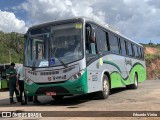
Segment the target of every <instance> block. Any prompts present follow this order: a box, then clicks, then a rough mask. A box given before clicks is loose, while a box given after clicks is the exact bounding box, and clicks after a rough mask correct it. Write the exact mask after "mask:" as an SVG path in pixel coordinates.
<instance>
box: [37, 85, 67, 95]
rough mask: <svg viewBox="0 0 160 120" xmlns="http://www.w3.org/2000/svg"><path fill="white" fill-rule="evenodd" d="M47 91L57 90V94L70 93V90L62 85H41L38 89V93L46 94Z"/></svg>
mask: <svg viewBox="0 0 160 120" xmlns="http://www.w3.org/2000/svg"><path fill="white" fill-rule="evenodd" d="M46 92H56V94H64V93H69V91H68V90H67V89H65V88H63V87H61V86H53V87H40V88H38V90H37V91H36V95H40V94H41V95H42V94H46Z"/></svg>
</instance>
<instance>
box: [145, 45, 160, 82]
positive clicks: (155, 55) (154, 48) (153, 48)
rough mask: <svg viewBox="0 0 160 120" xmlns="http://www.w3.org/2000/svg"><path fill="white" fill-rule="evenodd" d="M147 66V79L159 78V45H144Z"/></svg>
mask: <svg viewBox="0 0 160 120" xmlns="http://www.w3.org/2000/svg"><path fill="white" fill-rule="evenodd" d="M144 48H145V60H146V67H147V79H150V80H152V79H158V78H160V46H159V45H144Z"/></svg>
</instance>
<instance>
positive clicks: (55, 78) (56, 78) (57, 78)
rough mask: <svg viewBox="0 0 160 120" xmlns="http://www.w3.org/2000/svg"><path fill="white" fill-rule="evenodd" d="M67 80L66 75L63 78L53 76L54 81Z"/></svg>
mask: <svg viewBox="0 0 160 120" xmlns="http://www.w3.org/2000/svg"><path fill="white" fill-rule="evenodd" d="M60 79H66V75H63V76H53V80H60Z"/></svg>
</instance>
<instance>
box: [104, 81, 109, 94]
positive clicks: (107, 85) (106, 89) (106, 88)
mask: <svg viewBox="0 0 160 120" xmlns="http://www.w3.org/2000/svg"><path fill="white" fill-rule="evenodd" d="M103 91H104V93H105V94H106V95H107V94H108V92H109V83H108V82H107V80H106V79H104V82H103Z"/></svg>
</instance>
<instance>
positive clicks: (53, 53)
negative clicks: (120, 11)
mask: <svg viewBox="0 0 160 120" xmlns="http://www.w3.org/2000/svg"><path fill="white" fill-rule="evenodd" d="M56 50H57V47H55V50H54V52H52V51H53V49H51V52H52V55H53V57H55V58H57V59H58V61H59V62H60V63H61V64H62V65H63V66H64V67H65V68H67V67H68V66H67V65H66V64H65V63H64V62H63V61H62V60H61V58H59V57H58V56H56V55H55V51H56Z"/></svg>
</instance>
